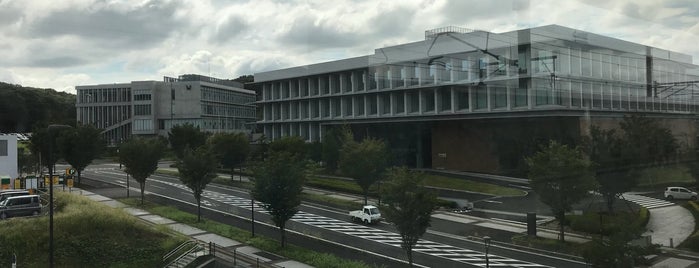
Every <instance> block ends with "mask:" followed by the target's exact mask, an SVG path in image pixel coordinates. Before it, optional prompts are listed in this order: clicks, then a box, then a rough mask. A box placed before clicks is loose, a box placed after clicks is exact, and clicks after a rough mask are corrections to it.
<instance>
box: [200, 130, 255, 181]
mask: <svg viewBox="0 0 699 268" xmlns="http://www.w3.org/2000/svg"><path fill="white" fill-rule="evenodd" d="M208 143H209V145H210V147H211V150H212V151H213V152H214V154H215V155H216V158H217V159H218V162H219V163H221V165H222V166H223V167H224V168H227V169H230V171H231V180H233V174H234V172H235V168H236V167H238V166H240V165H241V164H243V163H244V162H245V159H246V158H247V156H248V154H250V142H249V141H248V138H247V137H246V136H245V134H243V133H219V134H215V135H213V136H211V138H209V140H208Z"/></svg>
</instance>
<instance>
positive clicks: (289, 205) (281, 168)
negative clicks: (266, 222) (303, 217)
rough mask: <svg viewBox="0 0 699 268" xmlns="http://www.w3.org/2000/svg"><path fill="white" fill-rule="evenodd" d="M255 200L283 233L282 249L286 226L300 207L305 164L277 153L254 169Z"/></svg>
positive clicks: (291, 156)
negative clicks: (260, 203)
mask: <svg viewBox="0 0 699 268" xmlns="http://www.w3.org/2000/svg"><path fill="white" fill-rule="evenodd" d="M254 170H255V172H254V173H255V187H254V188H253V190H252V196H253V197H254V198H255V200H258V201H260V202H262V206H263V207H264V208H265V209H266V210H267V211H268V212H269V214H270V215H271V216H272V221H273V222H274V224H275V225H276V226H277V227H279V230H280V232H281V246H282V247H284V245H285V243H286V234H285V226H286V222H287V221H288V220H289V219H291V217H293V216H294V215H295V214H296V213H297V212H298V211H299V209H298V207H299V205H301V192H302V191H303V183H304V180H305V170H304V163H303V162H300V161H298V158H297V157H296V156H294V155H292V154H290V153H289V152H283V151H282V152H275V153H272V154H270V155H269V157H268V158H267V159H265V160H264V161H263V162H262V163H260V164H259V166H257V167H255V169H254Z"/></svg>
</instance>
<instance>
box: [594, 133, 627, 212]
mask: <svg viewBox="0 0 699 268" xmlns="http://www.w3.org/2000/svg"><path fill="white" fill-rule="evenodd" d="M586 141H587V142H585V147H586V151H587V152H588V154H589V156H590V160H592V162H593V165H594V169H595V178H596V179H597V183H598V185H599V192H600V194H602V196H603V197H604V200H605V203H606V205H607V211H609V213H613V212H614V203H615V202H616V200H617V199H618V198H619V196H621V194H623V193H625V192H627V191H629V190H631V189H632V188H633V187H634V186H636V177H637V176H635V175H636V174H635V173H632V172H630V171H629V170H628V169H627V168H625V167H624V166H623V165H622V159H621V150H622V148H621V146H622V140H621V139H620V138H619V137H618V136H617V134H616V130H614V129H609V130H603V129H601V128H599V127H598V126H592V127H591V128H590V136H589V137H588V138H587V139H586Z"/></svg>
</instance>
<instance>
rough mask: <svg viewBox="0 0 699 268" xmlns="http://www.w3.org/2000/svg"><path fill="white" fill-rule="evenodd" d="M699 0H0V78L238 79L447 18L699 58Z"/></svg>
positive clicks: (419, 31) (67, 83) (31, 81)
mask: <svg viewBox="0 0 699 268" xmlns="http://www.w3.org/2000/svg"><path fill="white" fill-rule="evenodd" d="M697 3H699V2H696V1H692V0H678V1H673V2H671V3H668V2H667V1H662V0H648V1H634V0H620V1H608V0H586V1H565V2H561V1H556V0H539V1H531V0H503V1H479V0H472V1H463V0H406V1H390V0H338V1H322V0H304V1H275V0H255V1H252V0H239V1H219V0H163V1H152V0H125V1H101V0H67V1H57V2H45V1H0V35H2V36H3V38H1V39H0V50H1V51H3V55H4V56H3V60H2V61H0V80H2V81H6V82H11V83H21V84H23V85H27V86H35V87H51V88H56V89H59V90H68V91H72V90H74V89H73V88H74V86H75V85H80V84H98V83H112V82H126V81H131V80H159V79H161V76H163V75H167V76H177V75H180V74H185V73H199V74H205V75H206V74H209V75H212V76H216V77H220V78H234V77H237V76H239V75H243V74H251V73H254V72H259V71H266V70H271V69H276V68H285V67H291V66H295V65H302V64H310V63H315V62H321V61H327V60H334V59H340V58H346V57H353V56H359V55H366V54H370V53H373V50H374V49H375V48H380V47H384V46H388V45H396V44H400V43H405V42H412V41H419V40H421V39H422V38H423V32H424V31H425V30H427V29H432V28H436V27H441V26H448V25H455V26H462V27H467V28H475V29H482V30H489V31H494V32H502V31H511V30H515V29H519V28H525V27H535V26H541V25H546V24H560V25H564V26H568V27H573V28H579V29H582V30H586V31H590V32H594V33H598V34H602V35H610V36H614V37H618V38H621V39H624V40H628V41H631V42H638V43H642V44H647V45H652V46H657V47H660V48H664V49H669V50H675V51H678V52H682V53H687V54H691V55H694V56H695V57H699V47H697V46H695V44H696V43H699V42H697V41H699V38H698V37H699V23H697V21H699V11H698V10H699V4H697ZM552 7H555V8H552Z"/></svg>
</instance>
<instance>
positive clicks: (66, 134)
mask: <svg viewBox="0 0 699 268" xmlns="http://www.w3.org/2000/svg"><path fill="white" fill-rule="evenodd" d="M58 145H59V147H60V148H61V155H63V159H65V160H66V162H68V164H70V165H71V166H72V167H73V168H75V170H76V171H77V172H78V183H80V182H81V174H82V172H83V170H85V168H86V167H87V166H88V165H90V164H91V163H92V160H94V159H95V158H97V157H98V156H99V155H100V154H101V153H102V151H103V150H104V141H103V140H102V134H101V133H100V131H99V130H98V129H96V128H94V127H92V126H78V127H76V128H70V129H66V130H64V131H62V132H61V136H60V137H59V138H58Z"/></svg>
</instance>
